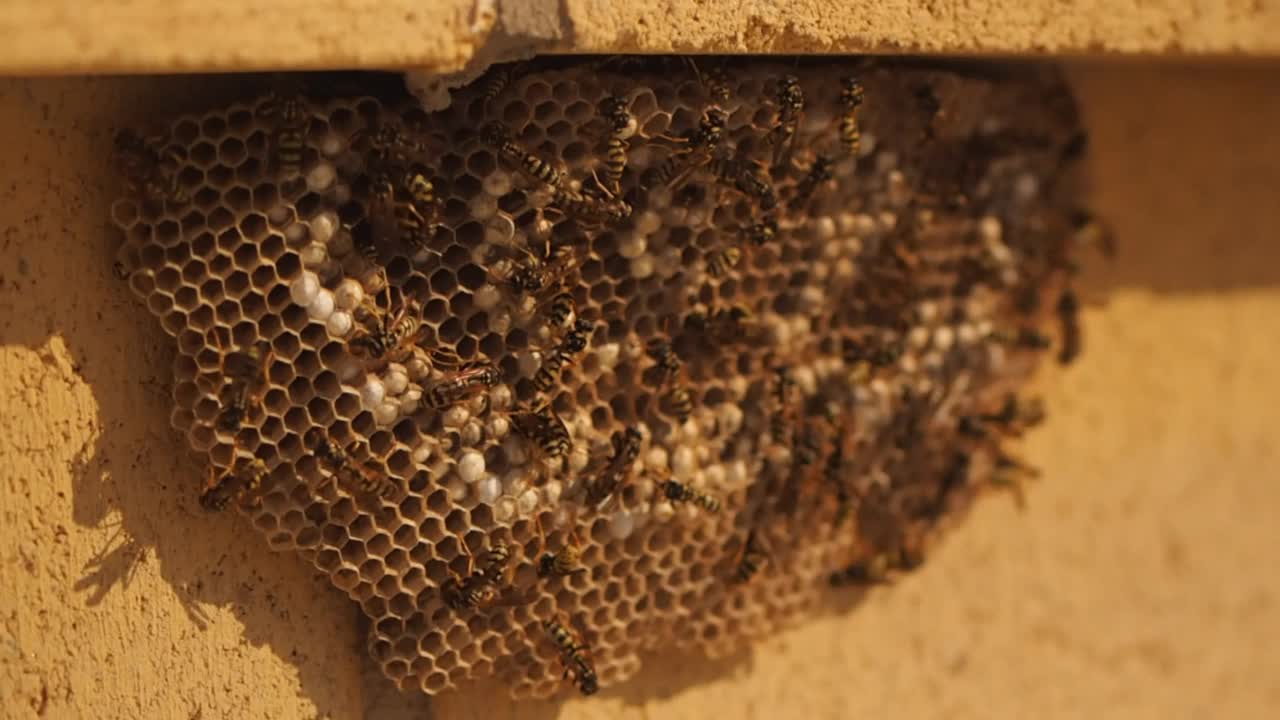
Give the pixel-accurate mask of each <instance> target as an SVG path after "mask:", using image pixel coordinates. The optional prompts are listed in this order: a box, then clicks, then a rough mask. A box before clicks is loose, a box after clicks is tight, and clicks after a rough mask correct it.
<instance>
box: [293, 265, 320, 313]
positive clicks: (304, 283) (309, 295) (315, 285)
mask: <svg viewBox="0 0 1280 720" xmlns="http://www.w3.org/2000/svg"><path fill="white" fill-rule="evenodd" d="M318 292H320V278H318V277H316V274H315V273H313V272H311V271H308V270H304V271H303V272H302V273H301V274H300V275H298V278H297V279H296V280H294V281H293V283H292V284H291V285H289V298H290V299H291V300H293V302H294V303H296V304H298V305H301V306H302V307H307V306H308V305H310V304H311V302H312V301H313V300H315V299H316V293H318Z"/></svg>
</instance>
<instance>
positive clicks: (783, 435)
mask: <svg viewBox="0 0 1280 720" xmlns="http://www.w3.org/2000/svg"><path fill="white" fill-rule="evenodd" d="M795 387H796V381H795V380H794V379H792V377H791V369H790V368H788V367H787V366H786V365H783V366H781V367H779V368H778V369H777V370H776V371H775V373H774V384H773V402H774V408H773V413H772V414H771V415H770V416H769V435H770V436H771V437H772V438H773V441H774V442H775V443H778V444H779V445H786V444H787V441H788V435H789V434H790V433H791V422H792V420H793V419H794V418H793V417H792V415H793V410H794V406H793V405H792V403H791V395H792V393H793V392H794V390H795Z"/></svg>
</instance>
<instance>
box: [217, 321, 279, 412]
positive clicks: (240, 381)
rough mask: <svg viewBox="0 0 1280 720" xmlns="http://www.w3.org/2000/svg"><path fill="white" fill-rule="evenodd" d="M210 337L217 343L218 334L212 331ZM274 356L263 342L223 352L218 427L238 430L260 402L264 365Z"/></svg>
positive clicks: (265, 381) (264, 383) (264, 387)
mask: <svg viewBox="0 0 1280 720" xmlns="http://www.w3.org/2000/svg"><path fill="white" fill-rule="evenodd" d="M213 338H214V342H215V344H217V345H219V346H221V343H222V336H221V335H219V334H217V333H216V332H215V333H214V334H213ZM274 359H275V353H274V352H273V351H272V350H271V346H270V345H268V344H267V343H265V342H263V343H257V344H255V345H252V346H250V347H248V348H245V349H241V350H235V351H232V352H228V353H224V354H223V356H222V360H221V364H220V367H221V372H222V387H221V389H220V390H219V392H218V404H219V405H220V409H219V411H218V417H217V420H216V421H215V422H216V425H217V427H218V429H219V430H225V431H228V432H234V431H236V430H239V429H240V425H241V423H243V422H244V420H245V418H246V417H247V416H248V415H249V413H250V412H251V411H252V410H253V409H254V408H256V407H258V405H259V404H261V402H262V396H263V395H265V394H266V392H267V387H268V384H269V380H268V377H267V369H268V368H270V367H271V363H272V361H273V360H274Z"/></svg>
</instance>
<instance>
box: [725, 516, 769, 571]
mask: <svg viewBox="0 0 1280 720" xmlns="http://www.w3.org/2000/svg"><path fill="white" fill-rule="evenodd" d="M768 561H769V553H768V552H766V551H765V549H764V548H763V547H762V546H761V545H760V543H759V541H758V539H757V538H756V531H755V530H754V529H753V530H752V531H751V532H750V533H748V534H747V541H746V542H745V543H743V544H742V554H741V555H740V556H739V558H738V562H737V565H736V566H735V567H734V570H733V581H734V582H735V583H737V584H739V585H743V584H746V583H748V582H751V579H752V578H754V577H755V576H756V574H757V573H759V572H760V569H761V568H762V567H764V565H765V563H767V562H768Z"/></svg>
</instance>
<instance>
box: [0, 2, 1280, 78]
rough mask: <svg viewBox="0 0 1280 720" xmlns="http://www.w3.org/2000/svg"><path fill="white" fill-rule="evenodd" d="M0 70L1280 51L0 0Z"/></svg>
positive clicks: (1102, 26) (1210, 43) (715, 17)
mask: <svg viewBox="0 0 1280 720" xmlns="http://www.w3.org/2000/svg"><path fill="white" fill-rule="evenodd" d="M0 38H4V43H3V46H0V72H10V73H13V72H17V73H67V72H93V73H102V72H174V71H186V72H190V71H195V70H248V69H278V68H335V67H365V68H379V67H381V68H404V67H415V66H417V67H428V68H432V69H436V70H450V71H452V70H457V69H459V68H460V67H462V66H463V65H464V64H465V63H466V62H467V61H468V60H469V59H470V58H471V57H472V56H473V55H477V56H478V57H480V58H485V59H488V58H493V57H504V56H507V55H510V54H512V53H521V52H527V51H529V50H531V49H534V48H537V49H540V50H544V51H553V50H561V51H563V50H573V51H575V52H601V53H610V52H645V53H662V52H684V53H715V52H732V53H743V52H750V53H796V52H802V53H811V52H826V53H834V52H845V53H848V52H869V51H878V52H950V53H957V52H963V53H1045V52H1049V53H1058V54H1062V53H1081V52H1091V53H1096V52H1108V53H1147V54H1151V53H1171V52H1172V53H1192V54H1206V53H1209V54H1237V53H1243V54H1250V55H1260V54H1270V55H1276V54H1280V4H1277V3H1275V2H1272V1H1271V0H964V1H963V2H959V1H955V0H950V1H948V0H836V1H835V2H833V1H832V0H644V1H643V2H618V1H617V0H342V1H341V2H333V1H332V0H330V1H328V2H325V1H324V0H272V1H271V2H245V1H243V0H220V1H218V2H210V1H209V0H132V1H131V2H120V0H6V1H5V3H4V11H3V12H0Z"/></svg>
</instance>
